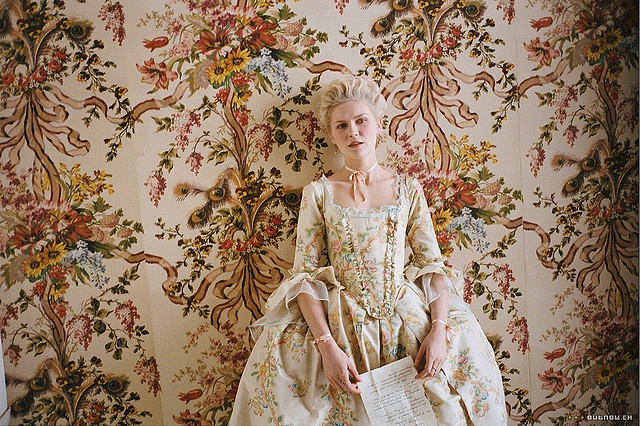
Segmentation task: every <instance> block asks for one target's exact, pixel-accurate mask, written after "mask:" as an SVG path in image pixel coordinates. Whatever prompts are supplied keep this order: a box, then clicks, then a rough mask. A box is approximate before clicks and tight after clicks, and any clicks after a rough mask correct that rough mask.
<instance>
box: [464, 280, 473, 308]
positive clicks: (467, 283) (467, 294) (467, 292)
mask: <svg viewBox="0 0 640 426" xmlns="http://www.w3.org/2000/svg"><path fill="white" fill-rule="evenodd" d="M462 298H463V299H464V301H465V302H466V303H471V299H472V298H473V286H472V285H471V278H469V277H464V294H463V297H462Z"/></svg>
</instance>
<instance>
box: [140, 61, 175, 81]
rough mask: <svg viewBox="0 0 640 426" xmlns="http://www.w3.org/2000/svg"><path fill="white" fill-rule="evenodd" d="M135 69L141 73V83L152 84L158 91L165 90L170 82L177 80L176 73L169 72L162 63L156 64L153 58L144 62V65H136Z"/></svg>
mask: <svg viewBox="0 0 640 426" xmlns="http://www.w3.org/2000/svg"><path fill="white" fill-rule="evenodd" d="M136 68H138V71H140V72H141V73H142V82H143V83H147V84H153V85H154V86H155V87H156V88H158V89H166V88H167V87H169V83H170V82H171V81H173V80H175V79H176V78H178V73H177V72H175V71H169V69H168V68H167V64H165V63H164V62H160V63H158V64H156V61H155V59H153V58H151V59H149V60H148V61H144V65H138V64H136Z"/></svg>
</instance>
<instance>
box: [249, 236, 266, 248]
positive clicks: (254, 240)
mask: <svg viewBox="0 0 640 426" xmlns="http://www.w3.org/2000/svg"><path fill="white" fill-rule="evenodd" d="M263 241H264V240H263V238H262V235H260V234H253V235H252V236H251V238H250V239H249V244H251V245H252V246H254V247H258V246H259V245H261V244H262V242H263Z"/></svg>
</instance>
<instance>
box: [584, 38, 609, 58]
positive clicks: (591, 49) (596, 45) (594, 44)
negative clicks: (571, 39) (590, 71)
mask: <svg viewBox="0 0 640 426" xmlns="http://www.w3.org/2000/svg"><path fill="white" fill-rule="evenodd" d="M585 50H586V51H585V53H586V56H587V60H588V61H590V62H595V61H598V60H599V59H600V56H601V55H602V53H603V52H604V49H603V46H602V45H601V44H600V39H598V40H592V41H591V43H589V44H587V47H586V48H585Z"/></svg>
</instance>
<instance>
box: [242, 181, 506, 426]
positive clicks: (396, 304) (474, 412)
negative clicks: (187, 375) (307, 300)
mask: <svg viewBox="0 0 640 426" xmlns="http://www.w3.org/2000/svg"><path fill="white" fill-rule="evenodd" d="M396 196H397V201H396V203H395V204H394V205H389V206H383V207H381V208H379V209H366V210H364V209H356V208H352V207H348V208H344V207H341V206H339V205H336V204H335V203H334V202H333V196H332V192H331V184H330V182H329V181H328V179H327V178H326V177H322V178H320V179H319V180H318V181H315V182H312V183H310V184H309V185H307V186H306V187H305V188H304V190H303V197H302V203H301V207H300V216H299V222H298V234H297V240H296V256H295V263H294V268H293V269H292V271H291V277H289V278H287V279H285V280H284V281H283V282H282V283H281V285H280V287H279V288H278V290H277V291H276V292H274V293H273V294H272V295H271V297H270V298H269V300H268V302H267V307H266V308H267V314H266V315H265V316H264V317H263V318H261V319H260V320H259V321H258V322H256V323H255V324H254V326H253V327H252V329H253V331H255V335H254V337H257V340H256V344H255V346H254V348H253V351H252V353H251V356H250V357H249V360H248V362H247V367H246V369H245V371H244V374H243V376H242V379H241V381H240V385H239V389H238V394H237V397H236V401H235V405H234V411H233V415H232V417H231V424H233V425H248V424H305V425H312V424H314V425H315V424H317V425H320V424H323V425H325V424H347V425H350V424H353V425H355V424H357V425H360V424H369V423H370V421H369V418H368V416H367V414H366V411H365V409H364V406H363V404H362V400H361V398H360V397H359V396H358V395H353V394H350V393H347V392H343V391H336V390H335V389H334V388H333V387H331V386H329V383H328V382H327V380H326V378H325V376H324V372H323V370H322V359H321V356H320V353H319V352H318V350H317V348H316V347H315V346H314V345H313V343H312V341H313V338H314V337H313V335H312V334H311V332H310V331H309V329H308V327H307V325H306V323H305V321H304V318H303V316H302V314H301V312H300V308H299V307H298V305H297V303H296V301H295V297H296V296H297V294H299V293H300V292H301V291H303V292H307V293H310V294H312V295H314V297H316V298H318V299H319V300H323V302H324V305H325V309H326V312H327V314H328V322H329V327H330V329H331V333H332V335H333V337H334V338H335V339H336V341H337V343H338V345H339V346H340V347H341V348H342V349H343V350H344V351H345V353H347V354H348V355H349V356H350V357H352V358H353V359H354V361H355V363H356V366H357V368H358V371H359V372H364V371H367V370H370V369H374V368H377V367H380V366H382V365H385V364H388V363H390V362H393V361H396V360H398V359H401V358H404V357H406V356H412V357H415V355H416V354H417V352H418V349H419V346H420V342H421V341H422V340H423V339H424V337H425V336H426V335H427V334H428V332H429V330H430V323H431V321H430V317H429V311H428V309H429V306H428V305H429V303H430V302H431V301H433V300H435V298H437V297H439V295H440V294H441V291H448V293H449V294H448V296H449V320H448V322H449V325H450V327H451V329H450V331H449V333H448V339H449V342H448V349H447V359H446V361H445V364H444V366H443V368H442V370H441V371H440V372H439V373H438V374H437V375H436V376H435V377H434V378H431V379H426V380H424V381H423V387H424V389H425V393H426V395H427V397H428V398H429V399H430V401H431V403H432V405H433V408H434V411H435V412H436V415H437V417H438V420H439V423H440V424H443V425H444V424H446V425H449V424H451V425H466V424H477V425H492V426H494V425H502V424H506V410H505V401H504V392H503V388H502V380H501V375H500V371H499V369H498V366H497V364H496V361H495V357H494V353H493V350H492V347H491V345H490V344H489V342H488V341H487V339H486V337H485V336H484V334H483V332H482V329H481V328H480V325H479V323H478V321H477V319H476V318H475V317H474V315H473V313H472V312H471V311H470V310H469V308H468V305H467V304H465V303H464V302H463V301H462V299H461V298H460V296H459V292H460V286H461V279H460V276H459V273H458V272H457V271H455V270H452V269H451V268H449V267H448V266H446V265H445V262H444V261H445V259H444V258H443V257H442V256H441V254H440V250H439V248H438V244H437V241H436V238H435V233H434V230H433V225H432V223H431V217H430V214H429V210H428V206H427V204H426V200H425V197H424V194H423V190H422V188H421V187H420V185H419V184H418V182H417V181H416V180H415V179H412V178H406V177H403V176H398V177H397V178H396ZM435 273H437V274H442V275H444V276H446V277H447V281H448V282H450V285H448V286H447V287H446V288H445V290H442V289H436V288H433V286H432V285H431V276H432V275H433V274H435Z"/></svg>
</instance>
